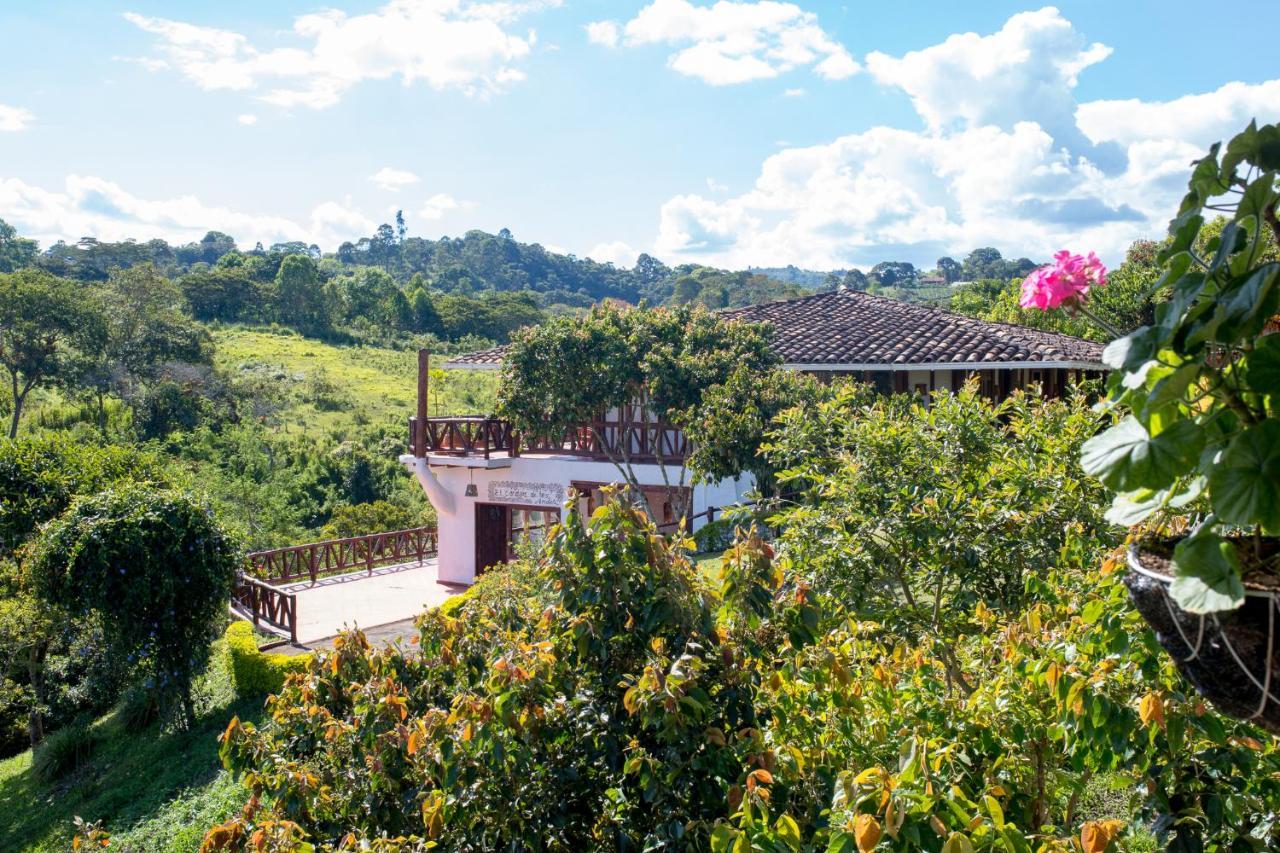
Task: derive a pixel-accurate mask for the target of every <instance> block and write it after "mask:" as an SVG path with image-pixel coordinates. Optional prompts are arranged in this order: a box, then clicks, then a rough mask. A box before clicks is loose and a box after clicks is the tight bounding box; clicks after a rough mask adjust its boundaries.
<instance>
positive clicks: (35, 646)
mask: <svg viewBox="0 0 1280 853" xmlns="http://www.w3.org/2000/svg"><path fill="white" fill-rule="evenodd" d="M48 651H49V644H48V643H47V642H45V641H44V640H39V641H37V642H35V643H32V644H31V648H30V650H29V651H28V652H27V677H28V678H30V680H31V710H30V711H29V712H28V713H27V736H28V738H29V739H30V740H31V747H32V748H33V749H34V748H35V746H36V744H38V743H40V741H42V740H44V711H43V709H44V698H45V697H44V658H45V654H46V653H47V652H48Z"/></svg>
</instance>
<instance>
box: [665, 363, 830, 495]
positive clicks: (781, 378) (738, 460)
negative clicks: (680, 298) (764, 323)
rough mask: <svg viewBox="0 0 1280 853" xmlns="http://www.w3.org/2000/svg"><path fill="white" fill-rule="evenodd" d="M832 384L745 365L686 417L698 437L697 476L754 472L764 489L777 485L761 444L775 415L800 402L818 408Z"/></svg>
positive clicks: (693, 463) (692, 436)
mask: <svg viewBox="0 0 1280 853" xmlns="http://www.w3.org/2000/svg"><path fill="white" fill-rule="evenodd" d="M829 393H830V392H829V389H828V387H827V386H824V385H822V384H821V383H819V382H818V381H817V380H816V379H814V378H813V377H812V376H809V375H808V374H803V373H793V372H791V371H787V370H770V371H767V372H765V373H763V374H762V373H758V372H755V371H750V370H747V369H745V368H739V369H738V370H735V371H734V372H733V374H732V375H731V376H730V377H729V379H728V380H727V381H726V382H724V383H723V384H720V385H715V386H712V387H711V388H708V389H707V392H706V393H705V394H704V395H703V397H702V402H701V403H700V404H699V405H698V407H697V408H696V409H694V411H693V413H692V414H691V415H690V416H689V418H688V419H687V421H686V427H685V431H686V433H687V434H688V436H689V440H690V441H691V442H692V443H693V452H692V454H691V455H690V457H689V467H690V468H691V469H693V472H694V481H695V482H704V481H709V482H719V481H721V480H723V479H725V478H726V477H730V478H733V477H738V476H739V475H741V474H742V473H744V472H747V471H749V472H751V474H752V476H753V477H754V479H755V484H756V489H757V491H759V492H760V493H761V494H763V495H769V494H772V493H773V492H774V490H775V488H774V487H775V486H776V481H775V474H776V473H777V472H776V469H775V468H774V467H773V466H772V465H771V464H770V462H769V460H768V458H767V457H765V456H764V455H762V454H761V452H760V448H761V446H762V445H764V444H765V440H766V437H767V436H768V434H769V433H770V432H771V431H772V430H773V423H774V420H775V419H776V418H777V417H778V416H779V415H780V414H782V413H783V412H785V411H787V410H789V409H792V408H795V407H797V406H804V407H807V409H806V410H812V408H813V407H814V405H815V404H816V403H817V402H818V401H819V400H821V399H825V398H826V397H828V396H829Z"/></svg>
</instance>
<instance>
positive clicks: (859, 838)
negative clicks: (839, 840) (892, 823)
mask: <svg viewBox="0 0 1280 853" xmlns="http://www.w3.org/2000/svg"><path fill="white" fill-rule="evenodd" d="M853 840H854V841H856V842H858V853H867V851H868V850H874V849H875V847H876V845H877V844H879V843H880V821H878V820H876V818H875V815H869V814H860V815H858V817H857V819H856V820H855V821H854V822H853Z"/></svg>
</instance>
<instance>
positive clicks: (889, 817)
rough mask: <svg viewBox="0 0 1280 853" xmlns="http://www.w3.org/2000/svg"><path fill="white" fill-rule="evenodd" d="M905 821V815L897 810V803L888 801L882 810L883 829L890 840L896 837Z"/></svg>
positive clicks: (900, 810)
mask: <svg viewBox="0 0 1280 853" xmlns="http://www.w3.org/2000/svg"><path fill="white" fill-rule="evenodd" d="M906 819H907V813H906V812H905V811H903V810H902V809H901V808H899V806H898V801H897V800H890V801H889V805H888V806H887V807H886V808H885V810H884V828H885V831H886V832H888V833H889V837H890V838H897V837H898V830H899V829H902V823H903V821H905V820H906Z"/></svg>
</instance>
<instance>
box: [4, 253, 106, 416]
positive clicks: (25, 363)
mask: <svg viewBox="0 0 1280 853" xmlns="http://www.w3.org/2000/svg"><path fill="white" fill-rule="evenodd" d="M101 326H102V317H101V315H100V314H99V313H98V312H97V311H96V310H94V309H93V307H92V306H90V305H89V304H87V300H86V299H85V297H84V295H83V294H82V293H81V292H80V291H79V289H78V288H77V287H76V286H75V285H74V284H72V283H71V282H69V281H66V280H65V279H60V278H56V277H54V276H51V275H49V274H48V273H46V272H43V271H40V270H22V271H20V272H16V273H9V274H8V275H0V365H3V367H4V369H5V370H6V371H7V372H8V374H9V384H10V390H11V393H12V395H13V411H12V413H11V415H10V418H9V438H14V437H16V436H17V434H18V424H19V423H20V421H21V420H22V408H23V406H24V405H25V403H26V401H27V397H28V395H29V394H30V393H31V391H32V390H33V389H35V388H38V387H42V386H46V385H58V384H64V385H65V384H70V383H72V382H73V381H74V380H75V377H76V374H77V372H78V371H79V370H80V369H82V368H83V366H84V363H83V361H82V359H81V358H80V355H81V352H80V351H79V348H80V347H83V346H84V345H85V343H86V342H87V341H91V340H95V339H97V338H98V337H99V336H100V334H101Z"/></svg>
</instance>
